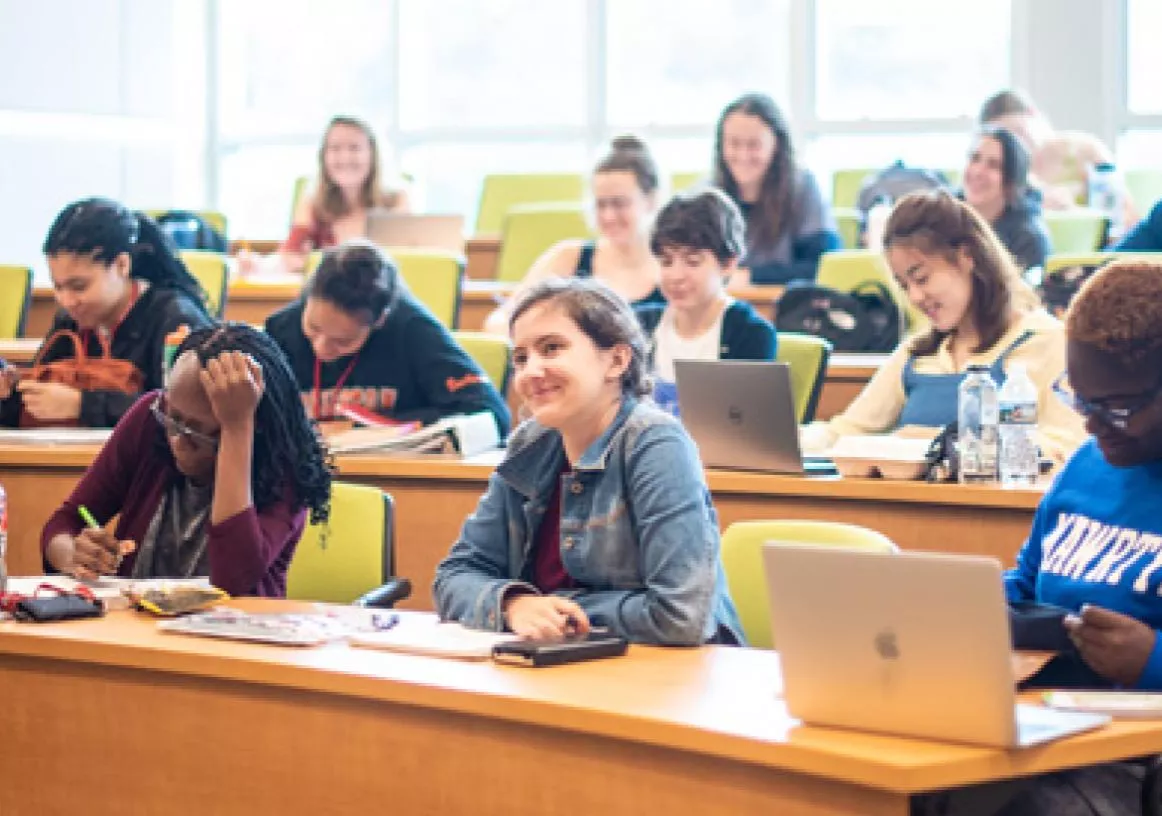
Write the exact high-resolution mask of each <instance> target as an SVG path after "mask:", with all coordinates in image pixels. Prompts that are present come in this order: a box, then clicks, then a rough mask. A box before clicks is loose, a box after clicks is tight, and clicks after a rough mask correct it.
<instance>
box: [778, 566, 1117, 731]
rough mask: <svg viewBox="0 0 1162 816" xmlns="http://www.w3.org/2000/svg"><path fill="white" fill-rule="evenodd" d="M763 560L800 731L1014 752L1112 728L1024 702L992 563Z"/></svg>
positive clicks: (1086, 716) (787, 691)
mask: <svg viewBox="0 0 1162 816" xmlns="http://www.w3.org/2000/svg"><path fill="white" fill-rule="evenodd" d="M763 562H764V567H765V569H766V578H767V585H768V589H769V597H770V605H771V633H772V635H773V637H774V642H775V647H776V648H777V649H778V651H779V658H780V663H781V665H782V670H783V690H784V692H783V693H784V695H785V697H786V701H787V708H788V710H789V711H790V713H791V714H792V715H793V716H795V717H797V718H799V719H801V720H803V722H806V723H810V724H812V725H829V726H838V727H841V728H853V729H859V730H862V731H879V732H884V733H889V734H898V735H906V736H914V737H925V738H929V739H936V740H941V741H946V742H961V743H969V744H973V745H985V746H990V747H994V748H1016V747H1024V746H1028V745H1037V744H1040V743H1043V742H1048V741H1050V740H1054V739H1057V738H1059V737H1064V736H1067V735H1069V734H1075V733H1078V732H1081V731H1087V730H1089V729H1092V728H1096V727H1098V726H1100V725H1102V724H1104V723H1106V722H1108V721H1109V717H1107V716H1105V715H1102V714H1090V713H1080V712H1072V711H1057V710H1054V709H1050V708H1043V707H1040V706H1033V705H1020V704H1018V703H1017V693H1016V679H1015V676H1014V669H1013V661H1012V641H1011V639H1010V635H1009V619H1008V613H1007V608H1008V607H1007V604H1006V603H1005V594H1004V584H1003V582H1002V579H1001V565H1000V563H999V562H998V561H996V560H995V559H991V558H982V557H979V556H955V555H944V554H934V553H919V552H908V553H891V554H889V553H875V552H866V551H859V550H847V549H840V548H823V547H810V546H788V545H784V544H781V543H780V544H766V545H765V546H764V548H763Z"/></svg>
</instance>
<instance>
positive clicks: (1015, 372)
mask: <svg viewBox="0 0 1162 816" xmlns="http://www.w3.org/2000/svg"><path fill="white" fill-rule="evenodd" d="M997 402H998V404H999V406H1000V411H999V413H1000V428H1001V467H1000V470H1001V484H1004V485H1030V484H1033V482H1035V481H1037V472H1038V467H1037V464H1038V463H1037V460H1038V458H1039V456H1038V451H1037V442H1036V440H1035V439H1034V438H1033V435H1034V432H1035V431H1036V430H1037V386H1035V385H1034V384H1033V381H1032V380H1031V379H1029V373H1028V372H1027V371H1026V370H1025V366H1024V364H1023V363H1013V364H1011V365H1010V366H1009V372H1008V377H1007V378H1006V379H1005V384H1004V385H1003V386H1001V390H1000V393H999V394H998V395H997Z"/></svg>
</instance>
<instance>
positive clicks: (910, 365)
mask: <svg viewBox="0 0 1162 816" xmlns="http://www.w3.org/2000/svg"><path fill="white" fill-rule="evenodd" d="M884 247H885V257H886V258H887V262H888V265H889V266H890V267H891V269H892V273H893V274H894V275H895V277H896V280H897V281H898V282H899V285H900V287H901V288H902V289H903V290H904V291H905V292H906V293H907V296H908V299H909V300H910V301H911V302H912V303H913V304H914V305H915V306H916V307H917V308H918V309H920V310H921V311H923V313H924V315H925V316H926V317H927V318H928V320H929V321H930V323H931V327H930V328H929V329H928V330H927V331H926V332H924V333H923V334H921V335H920V336H918V337H915V338H913V339H910V340H908V341H906V342H904V343H902V344H901V345H900V346H899V347H898V348H897V349H896V350H895V351H894V352H893V353H892V355H891V356H890V357H889V358H888V360H887V362H885V363H884V365H882V366H881V367H880V369H879V370H878V371H877V372H876V373H875V375H874V376H873V377H872V379H871V381H870V382H869V383H868V384H867V387H866V388H864V390H863V391H862V392H861V393H860V395H859V396H858V397H856V399H855V401H854V402H852V404H851V405H850V406H849V407H848V408H847V410H846V411H844V412H843V413H842V414H840V415H839V416H837V417H834V418H833V419H831V421H830V422H826V423H816V424H813V425H811V426H809V427H808V428H806V429H805V430H804V433H803V442H804V446H805V447H807V448H810V449H814V450H820V449H824V448H827V447H829V446H830V445H831V444H833V443H834V442H835V440H836V439H837V438H839V437H841V436H845V435H848V434H868V433H882V432H885V431H892V430H895V429H896V428H898V427H902V426H906V425H917V426H924V427H930V428H942V427H944V426H946V425H949V424H951V423H952V422H955V421H956V415H957V399H958V391H957V390H958V388H959V387H960V382H961V380H962V379H963V378H964V374H965V371H966V370H967V368H968V366H969V365H971V364H983V365H987V366H989V370H990V374H991V375H992V378H993V379H994V380H995V381H996V383H997V385H998V386H1000V385H1002V384H1003V383H1004V380H1005V372H1006V371H1007V370H1008V368H1009V367H1010V366H1011V365H1013V364H1014V363H1021V364H1023V365H1024V366H1025V368H1026V370H1027V371H1028V374H1029V377H1030V379H1032V380H1033V382H1034V383H1035V384H1036V386H1037V391H1038V401H1037V411H1038V413H1037V436H1038V442H1039V444H1040V446H1041V452H1042V454H1043V455H1045V456H1048V457H1051V458H1053V459H1055V460H1056V461H1059V462H1060V461H1063V460H1064V459H1065V458H1066V457H1067V456H1069V454H1071V453H1072V452H1073V451H1074V450H1075V449H1076V448H1077V446H1078V445H1080V444H1081V442H1082V440H1083V439H1084V437H1085V434H1084V430H1083V428H1082V424H1081V421H1080V420H1079V419H1078V417H1077V416H1076V414H1074V413H1073V412H1072V411H1070V410H1068V409H1067V408H1066V407H1065V406H1064V405H1062V403H1061V401H1060V400H1059V399H1057V398H1056V397H1054V396H1053V393H1052V388H1051V387H1052V384H1053V381H1054V380H1055V379H1056V378H1057V377H1058V376H1059V375H1060V374H1061V372H1062V371H1064V369H1065V336H1064V332H1063V331H1062V327H1061V324H1060V323H1059V322H1058V321H1057V320H1055V319H1054V318H1053V317H1051V316H1050V315H1049V313H1048V312H1046V311H1045V310H1044V309H1043V308H1041V306H1040V305H1039V304H1038V303H1037V302H1036V298H1035V297H1034V295H1033V293H1032V291H1030V290H1029V288H1028V287H1027V286H1026V285H1025V283H1024V282H1023V281H1022V280H1021V276H1020V272H1019V270H1018V269H1017V268H1016V266H1015V265H1014V264H1013V262H1012V259H1011V258H1010V256H1009V254H1008V253H1007V252H1006V251H1005V249H1004V247H1002V246H1001V244H1000V242H999V241H998V240H997V238H996V236H995V235H994V234H993V231H992V230H991V229H990V228H989V226H988V224H986V223H985V221H984V219H983V218H981V216H980V215H979V214H978V213H977V212H976V211H975V210H974V209H973V208H972V207H970V206H969V205H968V204H966V203H965V202H963V201H960V200H958V199H956V198H954V197H953V196H951V195H950V194H948V193H946V192H943V191H932V192H925V193H912V194H910V195H908V196H905V197H904V198H903V199H901V200H900V201H899V203H897V204H896V206H895V208H894V209H893V210H892V214H891V217H890V218H889V219H888V223H887V227H886V230H885V234H884Z"/></svg>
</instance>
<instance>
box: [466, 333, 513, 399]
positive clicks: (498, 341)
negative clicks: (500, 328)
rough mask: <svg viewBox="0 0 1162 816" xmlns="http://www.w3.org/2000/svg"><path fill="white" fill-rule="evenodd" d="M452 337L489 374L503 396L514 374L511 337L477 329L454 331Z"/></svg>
mask: <svg viewBox="0 0 1162 816" xmlns="http://www.w3.org/2000/svg"><path fill="white" fill-rule="evenodd" d="M452 337H454V338H455V339H456V342H457V343H459V344H460V348H462V349H464V351H466V352H468V356H469V357H471V358H472V359H473V360H475V361H476V364H477V365H478V366H480V368H481V370H483V371H484V373H485V374H486V375H488V379H489V380H490V381H491V382H492V384H493V386H495V387H496V390H497V392H498V393H499V394H500V395H501V396H502V397H503V396H504V395H505V392H506V391H507V390H508V381H509V378H510V377H511V376H512V343H511V342H509V339H508V338H507V337H498V336H497V335H495V334H486V333H485V332H475V331H458V332H453V333H452Z"/></svg>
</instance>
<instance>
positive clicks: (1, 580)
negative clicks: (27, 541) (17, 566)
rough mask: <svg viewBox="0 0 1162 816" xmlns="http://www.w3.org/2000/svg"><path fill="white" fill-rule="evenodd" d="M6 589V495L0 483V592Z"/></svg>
mask: <svg viewBox="0 0 1162 816" xmlns="http://www.w3.org/2000/svg"><path fill="white" fill-rule="evenodd" d="M7 591H8V495H7V494H6V493H5V492H4V487H3V485H0V594H3V593H5V592H7Z"/></svg>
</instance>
